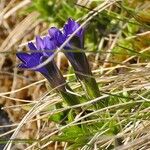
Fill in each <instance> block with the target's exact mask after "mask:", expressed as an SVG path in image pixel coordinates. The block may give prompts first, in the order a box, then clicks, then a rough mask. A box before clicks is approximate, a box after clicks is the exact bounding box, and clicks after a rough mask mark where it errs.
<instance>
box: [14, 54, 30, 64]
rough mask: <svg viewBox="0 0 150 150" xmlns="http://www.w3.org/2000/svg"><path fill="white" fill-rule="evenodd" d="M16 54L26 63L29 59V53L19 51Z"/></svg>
mask: <svg viewBox="0 0 150 150" xmlns="http://www.w3.org/2000/svg"><path fill="white" fill-rule="evenodd" d="M16 55H17V57H18V58H19V59H20V60H21V61H22V62H23V63H27V62H28V61H29V59H30V55H29V54H27V53H23V52H21V53H17V54H16Z"/></svg>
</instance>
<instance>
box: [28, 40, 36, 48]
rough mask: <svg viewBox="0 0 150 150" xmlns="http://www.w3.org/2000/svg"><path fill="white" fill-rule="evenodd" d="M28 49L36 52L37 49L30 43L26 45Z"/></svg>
mask: <svg viewBox="0 0 150 150" xmlns="http://www.w3.org/2000/svg"><path fill="white" fill-rule="evenodd" d="M28 47H29V49H30V50H37V48H36V47H35V45H34V44H33V43H32V42H30V43H28Z"/></svg>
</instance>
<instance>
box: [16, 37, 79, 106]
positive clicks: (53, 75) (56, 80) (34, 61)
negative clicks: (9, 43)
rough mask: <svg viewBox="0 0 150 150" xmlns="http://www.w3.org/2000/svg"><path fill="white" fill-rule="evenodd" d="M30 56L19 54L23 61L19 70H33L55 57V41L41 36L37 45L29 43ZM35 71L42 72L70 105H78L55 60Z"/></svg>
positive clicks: (37, 38)
mask: <svg viewBox="0 0 150 150" xmlns="http://www.w3.org/2000/svg"><path fill="white" fill-rule="evenodd" d="M28 47H29V49H30V54H27V53H24V52H21V53H17V57H18V58H19V59H20V60H21V61H22V63H21V64H20V65H19V68H22V69H30V70H33V68H34V67H36V66H37V65H39V64H41V63H43V62H44V61H45V60H46V59H47V58H48V57H49V56H51V55H53V50H55V49H56V42H55V40H54V39H53V38H52V37H50V36H46V37H44V38H43V39H42V38H40V37H39V36H37V37H36V42H35V44H33V43H32V42H31V43H28ZM34 71H38V72H40V73H41V74H42V75H43V76H44V77H45V78H46V79H47V80H48V81H49V83H50V85H51V87H52V88H56V89H57V91H58V92H59V93H61V95H62V96H63V98H64V99H65V100H66V102H67V103H68V104H69V105H74V104H78V103H79V100H78V98H77V97H76V96H75V95H72V94H71V95H70V93H68V92H67V90H70V91H72V89H71V88H70V87H69V85H68V84H66V81H65V78H64V77H63V75H62V74H61V72H60V70H59V69H58V67H57V65H56V63H55V61H54V60H52V61H51V62H49V63H48V64H46V65H45V66H43V67H41V68H39V69H35V70H34Z"/></svg>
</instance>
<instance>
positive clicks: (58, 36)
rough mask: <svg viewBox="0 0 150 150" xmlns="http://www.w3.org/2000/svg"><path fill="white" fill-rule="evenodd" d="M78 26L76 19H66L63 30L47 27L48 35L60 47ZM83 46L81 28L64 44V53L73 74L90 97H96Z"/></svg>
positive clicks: (97, 90) (94, 85) (94, 84)
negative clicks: (72, 69)
mask: <svg viewBox="0 0 150 150" xmlns="http://www.w3.org/2000/svg"><path fill="white" fill-rule="evenodd" d="M79 27H80V24H78V23H77V22H76V21H74V20H72V19H68V21H67V23H66V24H65V25H64V27H63V31H60V30H59V29H57V28H55V27H53V28H50V29H49V35H50V36H51V37H53V38H54V39H55V40H56V45H57V46H58V47H60V46H61V45H62V44H63V43H64V41H65V40H66V39H68V38H69V37H70V35H71V34H72V33H73V32H74V31H75V30H77V29H78V28H79ZM83 48H84V29H83V28H81V29H80V30H79V31H78V32H77V33H76V34H75V35H74V37H73V38H72V39H71V40H70V41H69V42H68V43H67V44H66V45H65V46H64V50H65V51H64V53H65V55H66V57H67V58H68V60H69V61H70V63H71V65H72V67H73V68H74V70H75V74H76V76H77V78H78V79H79V80H81V81H82V82H83V83H84V85H85V87H86V91H87V93H88V95H89V97H90V98H96V97H98V96H99V95H100V94H99V88H98V85H97V83H96V81H95V79H94V77H93V75H92V72H91V69H90V66H89V63H88V60H87V57H86V55H85V52H84V51H83Z"/></svg>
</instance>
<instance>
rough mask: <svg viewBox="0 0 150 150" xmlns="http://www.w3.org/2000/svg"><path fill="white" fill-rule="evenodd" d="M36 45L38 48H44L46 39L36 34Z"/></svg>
mask: <svg viewBox="0 0 150 150" xmlns="http://www.w3.org/2000/svg"><path fill="white" fill-rule="evenodd" d="M36 47H37V49H38V50H43V49H44V41H43V39H42V38H41V37H40V36H36Z"/></svg>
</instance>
